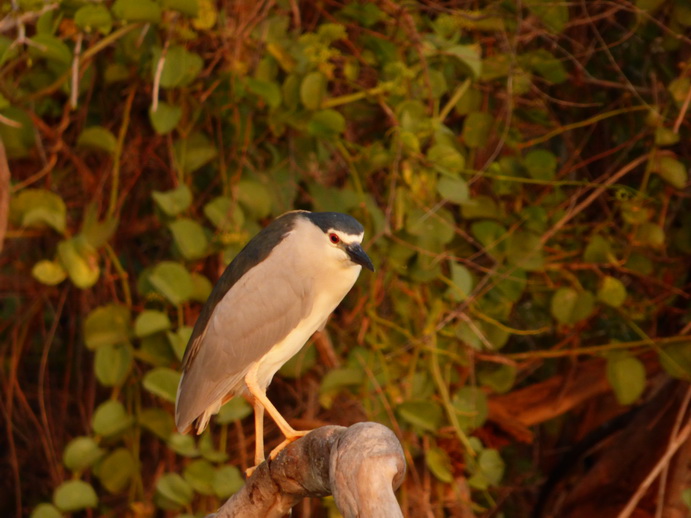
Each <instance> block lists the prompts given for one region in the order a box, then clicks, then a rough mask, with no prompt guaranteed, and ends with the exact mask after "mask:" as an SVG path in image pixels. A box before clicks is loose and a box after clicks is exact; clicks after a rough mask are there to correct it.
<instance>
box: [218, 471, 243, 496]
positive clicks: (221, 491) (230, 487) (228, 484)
mask: <svg viewBox="0 0 691 518" xmlns="http://www.w3.org/2000/svg"><path fill="white" fill-rule="evenodd" d="M244 485H245V480H244V479H243V478H242V474H241V473H240V470H239V469H238V468H236V467H235V466H222V467H220V468H218V469H217V470H216V473H215V474H214V481H213V487H214V493H215V494H216V496H217V497H219V498H228V497H230V495H233V494H235V493H237V492H238V491H240V489H242V486H244Z"/></svg>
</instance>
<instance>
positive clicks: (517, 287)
mask: <svg viewBox="0 0 691 518" xmlns="http://www.w3.org/2000/svg"><path fill="white" fill-rule="evenodd" d="M527 283H528V281H527V279H526V273H525V270H520V269H518V268H514V267H511V268H510V269H509V270H508V271H501V270H499V271H497V273H496V277H495V278H494V285H495V288H496V290H497V291H498V292H499V293H500V297H501V298H503V299H505V300H506V301H507V302H516V301H518V299H520V298H521V296H522V295H523V292H524V291H525V287H526V285H527Z"/></svg>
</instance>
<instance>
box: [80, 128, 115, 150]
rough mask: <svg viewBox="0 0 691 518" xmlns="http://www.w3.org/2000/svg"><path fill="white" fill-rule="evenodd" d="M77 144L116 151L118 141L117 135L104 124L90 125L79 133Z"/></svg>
mask: <svg viewBox="0 0 691 518" xmlns="http://www.w3.org/2000/svg"><path fill="white" fill-rule="evenodd" d="M77 145H78V146H81V147H88V148H92V149H100V150H101V151H105V152H107V153H111V154H112V153H115V151H116V150H117V148H118V142H117V140H116V139H115V135H113V133H112V132H111V131H110V130H109V129H107V128H104V127H103V126H90V127H88V128H86V129H85V130H84V131H82V132H81V133H80V134H79V137H78V138H77Z"/></svg>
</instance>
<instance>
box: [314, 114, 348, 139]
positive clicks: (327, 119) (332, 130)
mask: <svg viewBox="0 0 691 518" xmlns="http://www.w3.org/2000/svg"><path fill="white" fill-rule="evenodd" d="M345 128H346V121H345V118H344V117H343V115H341V114H340V113H339V112H337V111H336V110H331V109H329V110H319V111H317V112H314V113H313V114H312V117H311V118H310V121H309V123H308V124H307V132H308V133H309V134H310V135H312V136H313V137H322V138H333V137H335V136H337V135H340V134H341V133H343V132H344V131H345Z"/></svg>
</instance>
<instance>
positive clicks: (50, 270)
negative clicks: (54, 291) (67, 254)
mask: <svg viewBox="0 0 691 518" xmlns="http://www.w3.org/2000/svg"><path fill="white" fill-rule="evenodd" d="M31 275H32V276H33V277H34V279H36V280H37V281H39V282H40V283H42V284H46V285H48V286H55V285H57V284H60V283H61V282H62V281H64V280H65V279H66V278H67V272H66V271H65V269H64V268H63V267H62V265H61V264H60V263H57V262H55V261H48V260H47V259H44V260H43V261H39V262H37V263H36V264H35V265H34V267H33V268H32V269H31Z"/></svg>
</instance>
